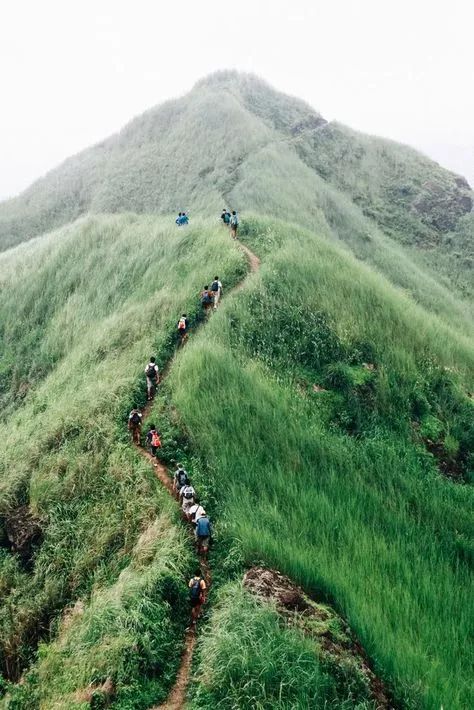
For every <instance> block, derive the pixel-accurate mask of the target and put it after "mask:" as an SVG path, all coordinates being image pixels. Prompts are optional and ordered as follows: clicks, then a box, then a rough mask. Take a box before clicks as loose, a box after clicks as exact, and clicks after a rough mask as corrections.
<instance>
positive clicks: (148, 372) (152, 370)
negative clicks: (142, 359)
mask: <svg viewBox="0 0 474 710" xmlns="http://www.w3.org/2000/svg"><path fill="white" fill-rule="evenodd" d="M146 376H147V377H149V378H150V379H152V378H153V377H156V370H155V365H151V364H150V365H148V367H147V369H146Z"/></svg>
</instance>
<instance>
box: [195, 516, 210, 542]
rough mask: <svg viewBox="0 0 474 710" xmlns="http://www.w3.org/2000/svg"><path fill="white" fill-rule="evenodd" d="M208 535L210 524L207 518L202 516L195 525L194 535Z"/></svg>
mask: <svg viewBox="0 0 474 710" xmlns="http://www.w3.org/2000/svg"><path fill="white" fill-rule="evenodd" d="M210 534H211V523H210V522H209V518H207V517H206V516H205V515H203V516H202V518H199V520H198V521H197V523H196V535H197V536H198V537H209V535H210Z"/></svg>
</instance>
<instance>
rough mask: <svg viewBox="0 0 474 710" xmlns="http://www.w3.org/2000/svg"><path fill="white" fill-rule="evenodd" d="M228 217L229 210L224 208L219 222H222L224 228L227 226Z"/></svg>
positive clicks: (228, 222)
mask: <svg viewBox="0 0 474 710" xmlns="http://www.w3.org/2000/svg"><path fill="white" fill-rule="evenodd" d="M230 217H231V214H230V212H229V210H228V209H226V208H225V207H224V209H223V210H222V214H221V220H222V224H223V225H224V226H225V227H228V226H229V224H230Z"/></svg>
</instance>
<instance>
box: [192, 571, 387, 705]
mask: <svg viewBox="0 0 474 710" xmlns="http://www.w3.org/2000/svg"><path fill="white" fill-rule="evenodd" d="M317 651H318V647H317V645H316V644H315V643H314V641H313V640H310V639H309V638H305V637H304V635H303V633H302V631H300V630H299V629H298V628H291V627H288V628H285V627H284V626H282V624H281V621H280V620H279V617H278V613H277V612H276V610H275V609H273V608H272V607H271V606H270V605H263V604H262V603H261V602H258V601H256V600H255V599H254V598H252V597H251V596H250V595H249V594H248V593H246V592H244V591H243V589H242V588H241V586H240V585H239V583H233V584H229V585H227V586H226V587H224V589H222V590H221V593H220V598H219V600H218V602H217V605H216V607H215V609H214V611H213V613H212V617H211V619H210V623H209V625H208V627H207V629H206V631H205V632H204V634H203V637H202V639H201V641H200V646H199V649H198V656H199V663H198V667H197V670H196V678H197V680H198V684H197V685H196V687H195V691H194V694H193V696H192V699H191V702H190V707H191V708H196V709H197V708H199V709H200V710H205V709H206V708H215V707H220V708H229V709H230V708H237V707H238V708H242V709H244V708H248V709H249V710H250V708H252V709H253V708H258V709H259V710H263V709H264V708H272V709H274V708H277V709H278V710H283V709H286V708H307V707H311V708H328V707H334V708H336V707H337V708H347V710H349V708H354V707H357V708H360V710H362V708H369V707H373V705H372V704H371V703H370V702H369V701H368V699H367V698H365V697H364V694H363V693H362V692H360V691H359V693H357V692H355V693H354V694H352V692H351V691H350V690H349V691H348V690H347V689H346V694H343V693H341V692H338V690H337V688H336V684H335V681H334V678H332V677H331V676H330V675H329V674H328V673H326V672H325V671H324V670H323V669H322V668H321V665H320V661H319V658H318V655H317Z"/></svg>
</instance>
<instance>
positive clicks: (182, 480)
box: [178, 468, 189, 488]
mask: <svg viewBox="0 0 474 710" xmlns="http://www.w3.org/2000/svg"><path fill="white" fill-rule="evenodd" d="M178 483H179V487H180V488H182V487H183V486H187V485H188V483H189V478H188V474H187V473H186V471H185V470H184V468H182V469H180V470H179V471H178Z"/></svg>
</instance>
